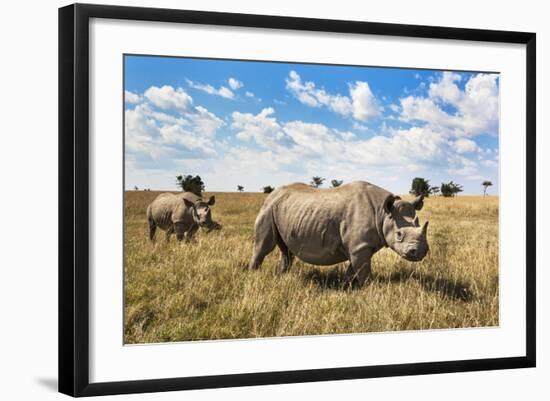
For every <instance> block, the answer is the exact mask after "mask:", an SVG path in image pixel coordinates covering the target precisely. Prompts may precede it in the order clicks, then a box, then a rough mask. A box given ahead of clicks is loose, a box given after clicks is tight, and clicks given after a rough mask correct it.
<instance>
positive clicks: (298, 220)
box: [249, 181, 428, 287]
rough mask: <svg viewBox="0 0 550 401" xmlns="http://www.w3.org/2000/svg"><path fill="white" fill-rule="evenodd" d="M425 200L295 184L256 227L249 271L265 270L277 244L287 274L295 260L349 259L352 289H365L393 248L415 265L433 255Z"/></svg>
mask: <svg viewBox="0 0 550 401" xmlns="http://www.w3.org/2000/svg"><path fill="white" fill-rule="evenodd" d="M422 206H423V196H419V197H418V198H416V199H415V200H414V201H413V202H406V201H403V200H401V199H400V198H399V197H398V196H395V195H393V194H391V193H390V192H388V191H386V190H384V189H382V188H379V187H377V186H375V185H372V184H370V183H368V182H364V181H355V182H352V183H349V184H345V185H342V186H340V187H337V188H331V189H316V188H312V187H310V186H308V185H306V184H301V183H298V184H291V185H287V186H284V187H280V188H278V189H276V190H275V191H273V192H272V193H271V194H270V195H269V196H268V197H267V198H266V200H265V202H264V204H263V206H262V208H261V209H260V212H259V214H258V216H257V218H256V223H255V227H254V229H255V241H254V253H253V255H252V258H251V260H250V265H249V269H257V268H259V267H260V265H261V263H262V261H263V260H264V258H265V256H266V255H268V254H269V253H270V252H271V251H273V249H274V248H275V246H276V245H277V246H278V247H279V249H280V250H281V259H280V262H279V269H280V271H281V272H284V271H287V270H288V269H289V268H290V266H291V264H292V259H293V257H294V256H297V257H298V258H299V259H300V260H303V261H304V262H306V263H311V264H314V265H333V264H336V263H341V262H344V261H346V260H348V261H349V262H350V266H349V268H348V270H347V272H346V285H347V286H349V285H351V284H353V285H356V286H359V287H360V286H362V285H363V283H364V282H365V280H366V279H367V278H368V276H369V274H370V271H371V257H372V255H373V254H374V253H376V252H377V251H378V250H380V249H381V248H383V247H386V246H388V247H390V248H391V249H393V250H394V251H395V252H396V253H397V254H399V255H400V256H402V257H403V258H405V259H407V260H410V261H419V260H422V259H423V258H424V256H426V254H427V252H428V242H427V228H428V222H426V223H424V225H423V226H422V227H420V224H419V222H418V217H417V216H416V211H417V210H420V209H421V208H422Z"/></svg>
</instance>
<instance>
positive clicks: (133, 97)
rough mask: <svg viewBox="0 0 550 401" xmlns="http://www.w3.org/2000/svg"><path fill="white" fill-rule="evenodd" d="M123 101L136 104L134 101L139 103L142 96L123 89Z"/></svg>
mask: <svg viewBox="0 0 550 401" xmlns="http://www.w3.org/2000/svg"><path fill="white" fill-rule="evenodd" d="M124 101H125V102H126V103H131V104H136V103H140V102H141V101H142V97H141V96H139V95H137V94H135V93H133V92H130V91H128V90H125V91H124Z"/></svg>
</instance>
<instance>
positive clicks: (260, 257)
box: [248, 211, 277, 270]
mask: <svg viewBox="0 0 550 401" xmlns="http://www.w3.org/2000/svg"><path fill="white" fill-rule="evenodd" d="M261 213H262V214H261V215H260V216H258V218H257V219H256V224H255V227H254V237H255V238H254V253H253V254H252V258H250V264H249V265H248V269H249V270H256V269H258V268H259V267H260V266H261V264H262V262H263V261H264V258H265V257H266V256H267V255H269V254H270V253H271V252H272V251H273V249H275V245H276V243H277V241H276V238H275V236H276V233H275V230H276V228H275V227H273V220H272V219H271V213H270V212H267V211H262V212H261Z"/></svg>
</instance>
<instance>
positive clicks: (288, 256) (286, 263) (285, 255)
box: [277, 235, 294, 273]
mask: <svg viewBox="0 0 550 401" xmlns="http://www.w3.org/2000/svg"><path fill="white" fill-rule="evenodd" d="M277 246H278V247H279V249H280V251H281V257H280V259H279V272H280V273H286V272H287V271H289V270H290V267H291V266H292V261H293V260H294V255H293V254H292V252H291V251H290V249H288V247H287V246H286V244H285V243H284V242H283V239H282V238H281V237H280V236H279V235H278V236H277Z"/></svg>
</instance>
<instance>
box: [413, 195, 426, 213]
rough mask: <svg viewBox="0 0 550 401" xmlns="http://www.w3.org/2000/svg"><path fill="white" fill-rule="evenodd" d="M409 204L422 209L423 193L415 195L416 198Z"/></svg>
mask: <svg viewBox="0 0 550 401" xmlns="http://www.w3.org/2000/svg"><path fill="white" fill-rule="evenodd" d="M411 205H413V207H414V208H415V209H416V210H420V209H422V206H424V194H422V195H420V196H417V197H416V199H415V200H413V201H412V202H411Z"/></svg>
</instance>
